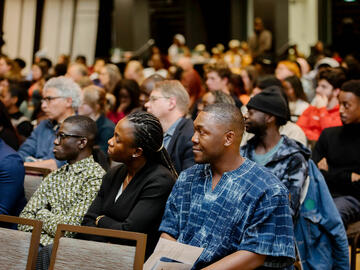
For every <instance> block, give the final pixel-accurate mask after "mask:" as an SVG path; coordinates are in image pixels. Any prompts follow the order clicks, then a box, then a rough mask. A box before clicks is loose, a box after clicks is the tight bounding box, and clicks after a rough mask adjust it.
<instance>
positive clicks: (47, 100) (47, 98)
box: [41, 97, 64, 103]
mask: <svg viewBox="0 0 360 270" xmlns="http://www.w3.org/2000/svg"><path fill="white" fill-rule="evenodd" d="M57 98H64V97H43V98H42V99H41V102H46V103H49V102H50V101H52V100H54V99H57Z"/></svg>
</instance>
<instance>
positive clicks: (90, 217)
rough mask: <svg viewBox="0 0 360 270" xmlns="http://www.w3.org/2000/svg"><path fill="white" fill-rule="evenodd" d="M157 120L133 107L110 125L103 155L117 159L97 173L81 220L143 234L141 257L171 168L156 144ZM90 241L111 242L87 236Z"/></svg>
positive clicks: (153, 234) (154, 234)
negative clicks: (95, 185)
mask: <svg viewBox="0 0 360 270" xmlns="http://www.w3.org/2000/svg"><path fill="white" fill-rule="evenodd" d="M162 137H163V135H162V128H161V125H160V123H159V121H158V120H157V119H156V118H155V117H154V116H153V115H151V114H148V113H146V112H141V111H140V112H135V113H132V114H130V115H128V116H127V117H125V118H124V119H122V120H120V121H119V123H118V124H117V125H116V128H115V133H114V137H112V138H111V139H110V140H109V150H108V151H109V156H110V157H111V158H112V159H113V160H115V161H117V162H122V163H123V164H121V165H119V166H117V167H115V168H112V169H111V170H110V171H109V172H108V173H107V174H106V175H105V176H104V178H103V183H102V185H101V188H100V191H99V194H98V195H97V197H96V198H95V200H94V202H93V203H92V205H91V206H90V208H89V210H88V212H87V213H86V215H85V217H84V220H83V222H82V225H84V226H91V227H99V228H108V229H115V230H125V231H133V232H141V233H145V234H147V247H146V257H148V256H149V255H150V254H151V253H152V251H153V250H154V248H155V245H156V243H157V241H158V239H159V236H160V233H159V232H158V228H159V225H160V222H161V218H162V215H163V213H164V209H165V203H166V200H167V198H168V196H169V194H170V192H171V189H172V186H173V184H174V183H175V179H176V176H177V175H176V171H175V169H174V168H173V166H172V164H171V161H170V158H169V156H168V154H167V151H166V150H165V148H164V147H163V145H162ZM79 237H80V238H83V239H88V240H96V241H104V242H108V241H110V242H111V241H113V240H110V239H107V238H103V237H96V236H91V235H81V236H79Z"/></svg>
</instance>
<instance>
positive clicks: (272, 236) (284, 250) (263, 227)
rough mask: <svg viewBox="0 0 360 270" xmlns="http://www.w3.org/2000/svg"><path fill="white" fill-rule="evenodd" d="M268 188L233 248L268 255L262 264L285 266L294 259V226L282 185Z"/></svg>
mask: <svg viewBox="0 0 360 270" xmlns="http://www.w3.org/2000/svg"><path fill="white" fill-rule="evenodd" d="M270 188H271V189H272V190H266V191H265V194H264V195H263V196H262V197H261V198H260V199H259V201H258V203H257V204H256V205H255V206H254V207H253V211H252V213H253V214H252V215H250V216H249V220H248V221H247V222H246V223H247V224H248V225H247V226H246V227H245V230H244V233H243V237H242V241H241V242H240V243H238V244H237V245H238V246H237V247H236V248H237V250H247V251H250V252H254V253H257V254H261V255H267V257H266V260H265V263H264V266H268V267H284V266H288V265H290V264H291V263H293V261H294V258H295V245H294V237H293V230H294V229H293V224H292V219H291V215H290V208H289V203H288V198H287V195H286V192H285V191H284V188H280V187H279V186H273V187H270Z"/></svg>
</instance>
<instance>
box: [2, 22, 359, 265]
mask: <svg viewBox="0 0 360 270" xmlns="http://www.w3.org/2000/svg"><path fill="white" fill-rule="evenodd" d="M254 29H255V32H254V35H253V36H252V37H251V38H250V39H249V42H240V41H238V40H231V41H230V42H229V44H228V47H229V50H228V51H225V49H224V46H223V45H221V44H218V45H217V46H216V47H214V48H213V49H212V50H211V53H209V52H207V51H206V48H205V46H204V45H203V44H199V45H198V46H196V48H195V50H193V51H191V50H190V49H189V48H188V47H187V46H186V41H185V37H184V36H183V35H181V34H177V35H175V36H174V43H173V44H172V45H171V46H170V47H169V51H168V53H167V54H163V53H161V52H160V50H159V49H158V48H157V47H156V46H154V47H153V48H152V49H151V56H150V58H149V59H147V60H148V61H145V60H144V59H129V61H128V62H127V63H126V66H125V68H124V70H122V68H121V66H120V65H117V64H114V63H111V62H109V61H108V60H107V59H105V58H98V59H96V60H95V63H94V64H93V65H92V66H88V65H87V63H86V58H85V57H82V56H79V57H77V58H76V59H75V61H74V62H70V58H69V56H67V55H61V56H60V57H59V59H58V61H57V63H56V64H55V65H54V66H53V65H52V62H51V61H50V60H49V59H48V58H46V57H42V58H39V57H35V61H34V63H33V64H32V66H31V71H30V73H28V74H24V73H23V71H22V69H23V68H24V63H23V61H20V60H21V59H10V58H9V57H7V56H6V55H1V56H0V214H6V215H15V216H20V217H24V218H31V219H38V220H41V221H43V229H42V230H43V231H42V234H41V241H40V243H41V247H40V248H39V250H40V253H39V258H38V262H37V268H38V269H47V267H48V263H49V258H50V254H51V250H52V243H53V240H54V236H55V231H56V226H57V224H60V223H64V224H72V225H83V226H92V227H99V228H110V229H117V230H126V231H134V232H142V233H146V234H147V237H148V241H147V247H146V257H148V256H150V255H151V253H152V252H153V250H154V248H155V246H156V243H157V241H158V239H159V237H163V238H166V239H168V240H174V241H178V242H181V243H184V244H189V245H193V246H199V247H203V248H204V251H203V253H202V254H201V256H200V257H199V259H198V260H197V262H196V264H195V266H194V269H200V268H204V269H241V267H242V266H247V267H248V268H247V269H255V268H258V267H264V269H266V268H271V269H273V268H281V269H291V266H292V264H293V263H294V261H295V260H298V261H300V263H301V264H302V266H303V269H348V267H349V260H348V258H349V254H348V243H347V238H346V233H345V230H346V228H347V226H348V225H349V224H351V223H353V222H356V221H358V220H360V181H359V180H360V154H359V153H360V151H358V149H359V148H358V147H359V146H360V136H358V133H357V132H358V131H360V63H359V61H358V59H357V58H356V57H357V56H356V55H346V56H344V58H341V57H340V56H339V54H337V53H336V52H331V51H327V50H325V49H324V47H323V46H320V45H319V44H321V43H320V42H319V43H318V44H316V46H314V50H312V54H311V55H310V56H309V57H308V58H306V57H305V56H304V55H302V54H301V53H300V52H298V51H297V50H296V47H291V48H290V49H289V50H288V53H287V54H285V55H283V56H282V57H281V58H279V59H277V61H275V60H274V58H273V57H272V55H271V44H272V36H271V33H270V32H269V31H268V30H266V29H265V28H264V26H263V23H262V21H261V19H259V18H256V19H255V27H254ZM119 163H120V164H119ZM26 165H31V166H34V167H42V168H48V169H50V170H51V171H52V172H51V173H50V174H49V175H48V176H46V177H45V178H44V180H43V181H42V183H41V185H40V187H39V188H38V189H37V190H36V192H35V193H34V194H33V195H32V197H31V198H30V200H29V201H28V202H27V203H26V200H25V197H24V175H25V170H24V166H26ZM320 186H321V188H319V187H320ZM324 202H326V205H324ZM18 229H19V230H22V231H31V228H30V227H29V226H25V225H21V226H19V227H18ZM308 230H312V231H314V233H311V232H308ZM307 232H308V233H307ZM65 236H66V237H76V238H81V239H87V240H94V241H103V242H109V241H110V242H112V241H115V240H113V239H107V238H103V237H95V236H91V237H90V236H85V235H79V234H78V235H76V234H71V233H68V234H66V235H65ZM319 241H321V243H322V244H319ZM295 247H297V248H295ZM289 267H290V268H289ZM321 267H323V268H321ZM261 269H263V268H261Z"/></svg>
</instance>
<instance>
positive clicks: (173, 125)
mask: <svg viewBox="0 0 360 270" xmlns="http://www.w3.org/2000/svg"><path fill="white" fill-rule="evenodd" d="M182 119H183V118H182V117H180V118H179V119H178V120H176V121H175V123H174V124H172V125H171V127H170V128H169V129H168V130H167V131H166V132H165V133H164V137H165V136H172V135H174V132H175V129H176V127H177V126H178V124H179V123H180V121H181V120H182Z"/></svg>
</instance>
